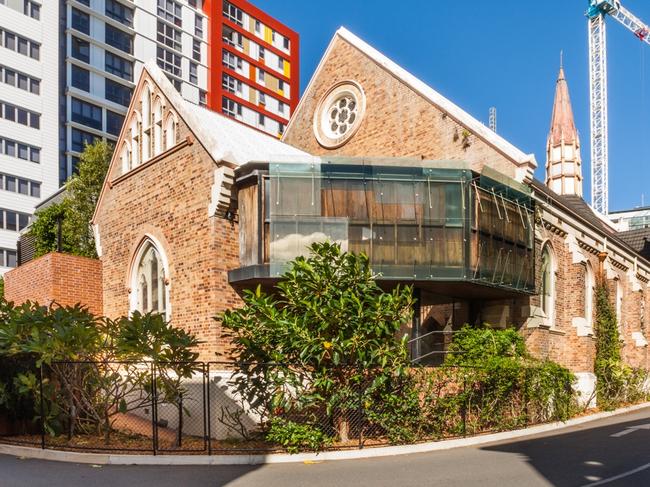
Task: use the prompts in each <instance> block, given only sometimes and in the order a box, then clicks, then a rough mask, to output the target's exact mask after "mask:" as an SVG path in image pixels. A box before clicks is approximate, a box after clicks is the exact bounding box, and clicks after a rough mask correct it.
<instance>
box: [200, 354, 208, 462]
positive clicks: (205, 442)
mask: <svg viewBox="0 0 650 487" xmlns="http://www.w3.org/2000/svg"><path fill="white" fill-rule="evenodd" d="M201 376H202V378H203V379H202V380H203V383H202V385H203V387H202V389H201V391H202V396H203V450H207V449H208V425H207V413H206V411H207V410H206V406H207V405H206V404H205V362H201Z"/></svg>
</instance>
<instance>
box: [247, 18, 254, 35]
mask: <svg viewBox="0 0 650 487" xmlns="http://www.w3.org/2000/svg"><path fill="white" fill-rule="evenodd" d="M248 32H255V19H254V18H253V17H248Z"/></svg>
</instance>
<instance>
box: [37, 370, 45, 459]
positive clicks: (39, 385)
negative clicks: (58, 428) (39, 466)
mask: <svg viewBox="0 0 650 487" xmlns="http://www.w3.org/2000/svg"><path fill="white" fill-rule="evenodd" d="M39 370H40V374H39V377H40V378H39V384H38V387H39V390H40V396H41V397H40V405H39V407H40V410H41V449H43V450H45V404H44V402H43V363H42V362H41V366H40V367H39Z"/></svg>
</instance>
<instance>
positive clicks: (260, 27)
mask: <svg viewBox="0 0 650 487" xmlns="http://www.w3.org/2000/svg"><path fill="white" fill-rule="evenodd" d="M261 31H262V24H261V23H260V21H259V20H256V21H255V32H257V33H258V34H259V33H260V32H261Z"/></svg>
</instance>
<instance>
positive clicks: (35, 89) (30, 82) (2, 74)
mask: <svg viewBox="0 0 650 487" xmlns="http://www.w3.org/2000/svg"><path fill="white" fill-rule="evenodd" d="M0 82H3V83H6V84H8V85H11V86H14V87H16V88H19V89H21V90H25V91H29V92H30V93H34V94H37V95H38V94H39V92H40V83H41V82H40V80H38V79H36V78H32V77H31V76H28V75H26V74H24V73H21V72H20V71H14V70H13V69H10V68H8V67H6V66H2V65H0Z"/></svg>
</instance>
